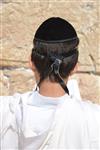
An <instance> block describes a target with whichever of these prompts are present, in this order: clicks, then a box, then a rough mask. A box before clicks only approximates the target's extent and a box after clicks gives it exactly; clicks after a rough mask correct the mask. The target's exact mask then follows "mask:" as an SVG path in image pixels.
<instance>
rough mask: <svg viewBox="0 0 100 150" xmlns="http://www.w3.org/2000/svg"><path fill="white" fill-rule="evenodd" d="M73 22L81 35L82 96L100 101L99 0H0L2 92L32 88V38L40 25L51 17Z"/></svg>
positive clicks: (80, 77) (80, 69)
mask: <svg viewBox="0 0 100 150" xmlns="http://www.w3.org/2000/svg"><path fill="white" fill-rule="evenodd" d="M53 16H59V17H63V18H65V19H67V20H68V21H70V22H71V23H72V24H73V26H74V27H75V28H76V30H77V32H78V35H79V38H80V45H79V52H80V56H79V70H78V72H77V73H76V74H75V75H73V76H72V78H75V79H77V80H78V83H79V87H80V92H81V95H82V97H83V99H90V100H92V101H93V102H96V103H100V28H99V27H100V24H99V23H100V2H99V0H2V1H1V2H0V19H1V24H0V29H1V35H0V41H1V52H0V75H1V79H0V87H1V88H0V89H1V90H0V94H1V95H12V94H14V93H15V92H21V93H23V92H26V91H29V90H32V89H33V87H34V84H35V79H34V73H33V72H32V71H31V70H30V69H29V66H28V59H29V56H30V54H31V49H32V40H33V36H34V33H35V31H36V29H37V27H38V26H39V25H40V24H41V22H43V21H44V20H45V19H47V18H48V17H53Z"/></svg>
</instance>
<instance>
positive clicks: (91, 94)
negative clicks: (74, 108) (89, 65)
mask: <svg viewBox="0 0 100 150" xmlns="http://www.w3.org/2000/svg"><path fill="white" fill-rule="evenodd" d="M72 78H74V79H77V81H78V84H79V88H80V93H81V96H82V98H83V100H91V101H92V102H94V103H100V76H97V75H93V74H87V73H84V74H81V73H80V74H76V75H73V76H72Z"/></svg>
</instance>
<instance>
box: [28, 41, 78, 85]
mask: <svg viewBox="0 0 100 150" xmlns="http://www.w3.org/2000/svg"><path fill="white" fill-rule="evenodd" d="M33 44H34V48H33V49H32V54H31V61H32V62H34V64H35V66H36V68H37V70H38V72H39V74H40V78H42V79H46V78H47V77H49V79H50V81H52V82H58V80H57V77H56V75H55V73H54V72H53V71H52V72H50V67H51V65H52V63H53V60H52V59H51V57H50V56H55V57H56V58H65V57H66V59H65V60H64V61H63V62H62V63H61V65H60V68H59V74H60V76H61V77H62V78H63V79H65V78H67V77H68V75H69V74H70V72H71V71H72V70H73V69H74V67H75V65H76V63H77V61H78V54H79V53H78V44H79V39H78V38H76V39H73V40H71V41H65V42H59V43H48V42H47V43H45V42H41V41H39V40H36V39H34V40H33ZM73 50H74V53H71V52H73ZM35 52H37V53H38V54H39V55H37V53H35ZM41 56H44V57H41Z"/></svg>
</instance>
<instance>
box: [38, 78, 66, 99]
mask: <svg viewBox="0 0 100 150" xmlns="http://www.w3.org/2000/svg"><path fill="white" fill-rule="evenodd" d="M39 93H40V94H41V95H43V96H47V97H60V96H63V95H64V94H65V91H64V90H63V88H62V87H61V85H60V84H59V83H52V82H50V81H48V80H44V81H43V82H42V83H41V85H40V89H39Z"/></svg>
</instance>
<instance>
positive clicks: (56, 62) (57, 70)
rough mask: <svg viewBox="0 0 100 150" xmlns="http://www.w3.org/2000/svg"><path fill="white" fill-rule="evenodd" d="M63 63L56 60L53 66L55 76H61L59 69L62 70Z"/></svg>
mask: <svg viewBox="0 0 100 150" xmlns="http://www.w3.org/2000/svg"><path fill="white" fill-rule="evenodd" d="M61 63H62V60H60V59H57V58H56V59H55V61H54V63H53V64H52V65H51V67H52V69H53V71H54V73H55V74H59V69H60V64H61Z"/></svg>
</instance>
